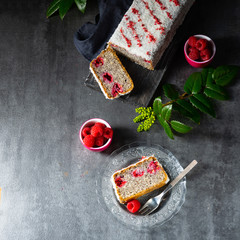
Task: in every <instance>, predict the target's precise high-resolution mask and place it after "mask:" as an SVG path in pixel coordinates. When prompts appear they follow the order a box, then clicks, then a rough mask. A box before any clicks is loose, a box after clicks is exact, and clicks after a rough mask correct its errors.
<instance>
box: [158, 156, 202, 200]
mask: <svg viewBox="0 0 240 240" xmlns="http://www.w3.org/2000/svg"><path fill="white" fill-rule="evenodd" d="M197 163H198V162H197V161H196V160H193V161H192V162H191V163H190V164H189V165H188V166H187V167H186V168H185V169H184V170H183V171H182V172H181V173H180V174H179V175H178V176H177V177H176V178H175V179H174V180H173V181H172V182H171V183H170V184H169V185H168V186H167V188H166V189H165V190H164V191H163V192H162V193H161V195H162V196H163V195H165V194H166V193H167V192H168V191H169V190H171V189H172V188H173V187H174V186H175V185H176V184H177V183H178V182H179V181H180V180H181V179H183V178H184V177H185V176H186V175H187V174H188V173H189V172H190V171H191V169H192V168H193V167H194V166H195V165H196V164H197Z"/></svg>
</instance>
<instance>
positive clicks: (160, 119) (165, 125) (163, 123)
mask: <svg viewBox="0 0 240 240" xmlns="http://www.w3.org/2000/svg"><path fill="white" fill-rule="evenodd" d="M157 119H158V121H159V123H160V124H161V125H162V127H163V128H164V131H165V132H166V134H167V135H168V137H170V138H171V139H174V137H173V132H172V130H171V128H170V126H169V124H168V123H167V121H166V120H164V119H163V117H162V116H161V115H157Z"/></svg>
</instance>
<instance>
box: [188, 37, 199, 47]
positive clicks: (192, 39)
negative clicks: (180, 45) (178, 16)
mask: <svg viewBox="0 0 240 240" xmlns="http://www.w3.org/2000/svg"><path fill="white" fill-rule="evenodd" d="M197 40H198V39H197V38H196V37H195V36H191V37H190V38H189V39H188V45H189V46H191V47H195V45H196V42H197Z"/></svg>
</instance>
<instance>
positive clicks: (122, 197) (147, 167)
mask: <svg viewBox="0 0 240 240" xmlns="http://www.w3.org/2000/svg"><path fill="white" fill-rule="evenodd" d="M168 182H169V177H168V175H167V173H166V172H165V170H164V169H163V167H162V165H161V164H160V163H159V161H158V160H157V158H156V157H154V156H150V157H144V158H143V159H142V160H140V161H139V162H137V163H135V164H132V165H130V166H128V167H126V168H123V169H121V170H119V171H117V172H115V173H114V174H113V175H112V184H113V188H114V190H115V194H116V196H117V198H118V200H119V202H120V203H126V202H128V201H129V200H132V199H136V198H138V197H141V196H143V195H144V194H147V193H149V192H151V191H153V190H155V189H158V188H160V187H162V186H164V185H166V184H167V183H168Z"/></svg>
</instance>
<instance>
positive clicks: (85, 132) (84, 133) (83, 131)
mask: <svg viewBox="0 0 240 240" xmlns="http://www.w3.org/2000/svg"><path fill="white" fill-rule="evenodd" d="M90 134H91V128H90V127H85V128H84V129H83V130H82V135H83V137H86V136H87V135H90Z"/></svg>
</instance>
